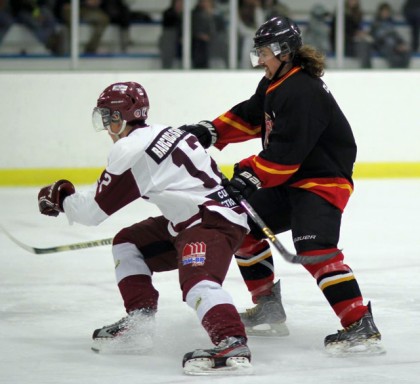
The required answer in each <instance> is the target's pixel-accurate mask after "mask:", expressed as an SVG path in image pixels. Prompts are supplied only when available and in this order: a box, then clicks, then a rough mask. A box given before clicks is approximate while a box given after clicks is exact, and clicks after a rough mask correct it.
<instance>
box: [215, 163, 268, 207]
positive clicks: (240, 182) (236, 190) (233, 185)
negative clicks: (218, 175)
mask: <svg viewBox="0 0 420 384" xmlns="http://www.w3.org/2000/svg"><path fill="white" fill-rule="evenodd" d="M223 186H224V187H225V189H226V191H227V193H229V195H230V197H232V198H233V199H235V200H236V201H237V202H238V203H239V201H240V200H241V199H243V198H245V199H248V198H249V197H250V196H251V195H252V194H253V193H254V192H255V191H257V190H258V188H260V187H261V181H260V179H258V177H257V176H255V174H254V172H253V171H252V169H251V168H239V166H238V164H235V168H234V172H233V177H232V178H231V179H230V180H227V179H226V180H224V181H223Z"/></svg>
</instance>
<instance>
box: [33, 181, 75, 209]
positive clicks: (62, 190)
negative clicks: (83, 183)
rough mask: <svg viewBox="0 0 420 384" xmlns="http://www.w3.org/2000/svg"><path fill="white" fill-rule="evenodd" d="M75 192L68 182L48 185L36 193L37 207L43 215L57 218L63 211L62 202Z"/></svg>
mask: <svg viewBox="0 0 420 384" xmlns="http://www.w3.org/2000/svg"><path fill="white" fill-rule="evenodd" d="M74 192H76V190H75V189H74V185H73V184H72V183H71V182H70V181H68V180H58V181H56V182H55V183H53V184H51V185H48V186H46V187H44V188H41V190H40V191H39V193H38V207H39V211H40V212H41V213H42V214H43V215H47V216H58V214H59V213H60V212H64V210H63V201H64V199H65V198H66V197H67V196H70V195H72V194H73V193H74Z"/></svg>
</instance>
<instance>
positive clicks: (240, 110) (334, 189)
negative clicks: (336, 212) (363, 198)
mask: <svg viewBox="0 0 420 384" xmlns="http://www.w3.org/2000/svg"><path fill="white" fill-rule="evenodd" d="M213 124H214V125H215V127H216V129H217V132H218V140H217V142H216V144H215V146H216V147H217V148H219V149H222V148H223V147H225V146H226V145H227V144H229V143H236V142H242V141H245V140H249V139H252V138H256V137H260V138H261V140H262V146H263V150H262V151H261V152H260V153H259V154H258V155H253V156H251V157H249V158H247V159H244V160H242V161H241V162H240V166H241V167H251V168H252V169H253V171H254V172H255V174H256V175H257V176H258V177H259V178H260V180H261V183H262V186H263V187H273V186H277V185H282V184H284V185H289V186H291V187H297V188H304V189H307V190H309V191H311V192H314V193H317V194H318V195H320V196H322V197H323V198H325V199H326V200H327V201H329V202H330V203H331V204H333V205H335V206H336V207H337V208H339V209H341V210H343V209H344V207H345V205H346V204H347V201H348V199H349V197H350V195H351V193H352V191H353V181H352V172H353V165H354V162H355V159H356V143H355V140H354V136H353V133H352V130H351V127H350V125H349V123H348V121H347V119H346V117H345V116H344V114H343V112H342V111H341V109H340V107H339V106H338V104H337V102H336V101H335V99H334V97H333V96H332V94H331V92H330V91H329V90H328V88H327V86H326V85H325V83H324V82H323V81H322V80H321V79H320V78H316V77H312V76H310V75H309V74H308V73H306V72H305V71H304V70H302V68H300V67H294V68H292V69H291V70H290V71H289V72H288V73H286V74H285V75H284V76H282V77H280V78H278V79H275V80H273V81H270V80H269V79H267V78H265V77H264V78H263V79H262V80H261V81H260V83H259V85H258V87H257V90H256V92H255V94H254V95H253V96H252V97H251V98H250V99H248V100H246V101H243V102H241V103H239V104H237V105H236V106H234V107H233V108H232V109H230V110H229V111H228V112H226V113H224V114H223V115H221V116H219V117H218V118H216V119H215V120H214V121H213Z"/></svg>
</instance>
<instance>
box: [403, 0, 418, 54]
mask: <svg viewBox="0 0 420 384" xmlns="http://www.w3.org/2000/svg"><path fill="white" fill-rule="evenodd" d="M402 10H403V14H404V16H405V19H406V20H407V23H408V24H409V25H410V28H411V50H412V51H413V53H416V52H417V51H418V50H419V35H420V0H407V1H406V2H405V3H404V5H403V9H402Z"/></svg>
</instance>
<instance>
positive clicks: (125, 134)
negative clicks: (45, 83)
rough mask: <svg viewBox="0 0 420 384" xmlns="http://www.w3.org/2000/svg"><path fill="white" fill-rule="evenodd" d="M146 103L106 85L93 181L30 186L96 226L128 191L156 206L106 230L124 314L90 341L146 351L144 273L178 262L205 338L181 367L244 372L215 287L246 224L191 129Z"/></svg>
mask: <svg viewBox="0 0 420 384" xmlns="http://www.w3.org/2000/svg"><path fill="white" fill-rule="evenodd" d="M148 110H149V99H148V96H147V94H146V91H145V90H144V88H143V87H142V86H141V85H140V84H138V83H135V82H122V83H115V84H112V85H110V86H108V87H107V88H106V89H105V90H104V91H103V92H102V93H101V95H100V96H99V99H98V101H97V106H96V107H95V108H94V111H93V124H94V127H95V129H96V130H98V131H99V130H107V131H108V133H109V135H110V136H111V138H112V140H113V141H114V145H113V147H112V149H111V151H110V154H109V158H108V165H107V167H106V169H105V170H104V171H103V172H102V175H101V176H100V178H99V180H98V182H97V183H96V184H95V185H94V186H92V188H91V189H90V190H88V191H81V192H79V191H75V188H74V186H73V184H72V183H71V182H70V181H68V180H59V181H57V182H55V183H53V184H51V185H49V186H46V187H44V188H42V189H41V190H40V192H39V194H38V204H39V209H40V212H41V213H42V214H44V215H49V216H57V215H58V214H59V213H61V212H63V213H65V215H66V216H67V218H68V220H69V222H70V223H72V222H77V223H81V224H84V225H98V224H100V223H101V222H102V221H103V220H105V219H106V218H107V217H109V216H110V215H112V214H113V213H115V212H116V211H118V210H119V209H121V208H123V207H124V206H126V205H127V204H129V203H131V202H132V201H134V200H136V199H138V198H143V199H144V200H146V201H149V202H151V203H153V204H156V205H157V207H158V208H159V209H160V210H161V212H162V216H158V217H153V218H148V219H146V220H143V221H141V222H139V223H136V224H134V225H132V226H130V227H127V228H124V229H122V230H121V231H120V232H119V233H118V234H117V235H116V236H115V238H114V240H113V246H112V252H113V256H114V260H115V265H116V269H115V271H116V278H117V282H118V287H119V290H120V292H121V295H122V298H123V301H124V305H125V309H126V312H127V316H126V317H124V318H122V319H121V320H120V321H118V322H116V323H114V324H112V325H109V326H104V327H102V328H99V329H97V330H95V331H94V333H93V345H92V349H93V350H94V351H97V352H108V353H144V352H146V351H147V350H149V349H150V348H151V347H152V345H153V344H152V343H153V324H154V317H155V314H156V312H157V308H158V296H159V294H158V291H157V290H156V289H155V288H154V286H153V284H152V274H153V273H155V272H162V271H169V270H174V269H178V270H179V283H180V287H181V290H182V295H183V299H184V301H186V302H187V304H188V305H189V306H190V307H191V308H193V309H194V310H196V312H197V315H198V318H199V320H200V322H201V324H202V326H203V327H204V329H205V330H206V331H207V333H208V335H209V337H210V339H211V341H212V342H213V344H215V347H213V348H209V349H197V350H195V351H192V352H189V353H186V354H185V356H184V359H183V367H184V372H185V373H187V374H206V373H209V374H211V373H215V372H217V373H219V374H220V373H226V374H228V373H232V372H233V373H239V374H241V373H250V372H251V370H252V367H251V364H250V360H251V353H250V351H249V348H248V346H247V338H246V334H245V329H244V326H243V324H242V322H241V319H240V317H239V314H238V312H237V310H236V308H235V306H234V305H233V301H232V299H231V297H230V295H229V294H228V293H227V292H226V291H225V290H224V289H223V288H222V283H223V280H224V278H225V276H226V273H227V270H228V268H229V265H230V262H231V258H232V255H233V254H234V252H235V251H236V250H237V249H238V247H239V246H240V245H241V242H242V240H243V238H244V236H245V234H246V233H247V231H248V229H249V228H248V225H247V218H246V215H245V213H244V212H243V211H242V210H241V208H240V207H239V206H238V205H237V204H236V203H235V202H234V201H233V200H232V199H231V198H230V197H229V196H228V194H227V193H226V191H225V189H224V188H223V187H222V186H221V179H222V175H221V172H220V170H219V169H218V167H217V165H216V163H215V162H214V161H213V159H212V158H211V157H210V156H209V155H208V154H207V153H206V151H205V150H204V149H203V147H202V146H201V145H200V144H199V143H198V141H197V139H196V137H195V136H194V135H191V134H189V133H187V132H185V131H183V130H181V129H178V128H172V127H168V126H164V125H155V124H148V123H147V122H146V120H147V117H148Z"/></svg>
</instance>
